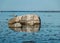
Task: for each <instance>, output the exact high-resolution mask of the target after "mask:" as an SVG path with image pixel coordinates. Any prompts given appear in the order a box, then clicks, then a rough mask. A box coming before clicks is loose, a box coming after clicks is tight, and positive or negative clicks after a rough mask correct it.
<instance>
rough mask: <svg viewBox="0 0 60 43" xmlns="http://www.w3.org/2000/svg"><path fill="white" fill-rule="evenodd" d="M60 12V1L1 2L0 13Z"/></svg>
mask: <svg viewBox="0 0 60 43" xmlns="http://www.w3.org/2000/svg"><path fill="white" fill-rule="evenodd" d="M3 10H4V11H7V10H19V11H28V10H29V11H33V10H36V11H41V10H60V0H0V11H3Z"/></svg>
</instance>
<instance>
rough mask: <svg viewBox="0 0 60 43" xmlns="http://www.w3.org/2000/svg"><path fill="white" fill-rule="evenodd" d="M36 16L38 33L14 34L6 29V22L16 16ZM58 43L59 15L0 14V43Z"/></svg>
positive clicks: (46, 13) (59, 40) (42, 13)
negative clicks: (37, 17) (38, 20)
mask: <svg viewBox="0 0 60 43" xmlns="http://www.w3.org/2000/svg"><path fill="white" fill-rule="evenodd" d="M25 14H37V15H38V16H40V18H41V28H40V31H39V32H35V33H27V32H16V31H13V30H11V29H10V28H8V20H9V19H11V18H12V17H15V16H16V15H17V16H19V15H25ZM24 41H34V42H35V43H60V13H59V12H58V13H56V12H0V43H23V42H24ZM34 42H33V43H34Z"/></svg>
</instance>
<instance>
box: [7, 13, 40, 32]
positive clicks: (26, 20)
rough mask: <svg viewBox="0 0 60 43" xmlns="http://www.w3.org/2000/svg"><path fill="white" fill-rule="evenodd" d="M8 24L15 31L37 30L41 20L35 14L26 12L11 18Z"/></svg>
mask: <svg viewBox="0 0 60 43" xmlns="http://www.w3.org/2000/svg"><path fill="white" fill-rule="evenodd" d="M8 25H9V28H11V29H13V30H15V31H21V32H38V31H39V30H40V29H39V28H40V27H41V20H40V17H38V16H37V15H34V14H28V15H23V16H17V17H14V18H11V19H10V20H9V22H8Z"/></svg>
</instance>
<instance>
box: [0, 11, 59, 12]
mask: <svg viewBox="0 0 60 43" xmlns="http://www.w3.org/2000/svg"><path fill="white" fill-rule="evenodd" d="M0 12H60V11H0Z"/></svg>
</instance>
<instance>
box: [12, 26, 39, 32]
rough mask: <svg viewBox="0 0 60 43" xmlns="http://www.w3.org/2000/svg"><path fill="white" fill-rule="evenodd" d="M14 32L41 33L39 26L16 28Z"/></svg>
mask: <svg viewBox="0 0 60 43" xmlns="http://www.w3.org/2000/svg"><path fill="white" fill-rule="evenodd" d="M11 29H12V30H14V31H18V32H38V31H39V25H33V26H30V25H23V26H22V27H17V28H16V27H15V28H11Z"/></svg>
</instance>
